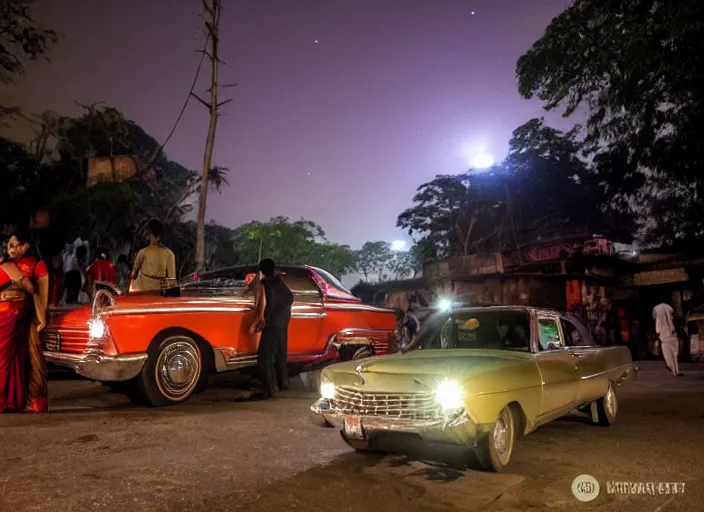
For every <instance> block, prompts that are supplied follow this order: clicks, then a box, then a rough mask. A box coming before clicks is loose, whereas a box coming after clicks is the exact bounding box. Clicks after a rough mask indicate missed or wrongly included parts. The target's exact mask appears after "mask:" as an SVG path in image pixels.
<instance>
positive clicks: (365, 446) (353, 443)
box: [340, 432, 375, 452]
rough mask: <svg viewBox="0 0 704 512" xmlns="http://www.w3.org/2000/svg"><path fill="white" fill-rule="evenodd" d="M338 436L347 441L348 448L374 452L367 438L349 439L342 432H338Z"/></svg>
mask: <svg viewBox="0 0 704 512" xmlns="http://www.w3.org/2000/svg"><path fill="white" fill-rule="evenodd" d="M340 437H342V439H343V440H344V441H345V442H346V443H347V445H348V446H349V447H350V448H353V449H354V450H355V451H358V452H374V451H375V450H373V449H372V447H371V442H370V441H369V439H350V438H349V437H347V436H346V435H345V434H344V433H342V432H340Z"/></svg>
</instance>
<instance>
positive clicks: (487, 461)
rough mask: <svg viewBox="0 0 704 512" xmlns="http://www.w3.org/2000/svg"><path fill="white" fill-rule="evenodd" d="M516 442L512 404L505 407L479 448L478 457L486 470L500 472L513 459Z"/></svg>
mask: <svg viewBox="0 0 704 512" xmlns="http://www.w3.org/2000/svg"><path fill="white" fill-rule="evenodd" d="M515 444H516V418H515V413H514V412H513V409H512V408H511V407H510V406H506V407H504V408H503V409H502V410H501V412H500V413H499V417H498V419H497V420H496V423H494V426H493V427H492V429H491V430H490V431H489V433H488V434H487V435H486V436H485V437H484V439H483V440H482V441H481V443H480V444H479V447H478V448H477V453H476V455H477V458H478V459H479V463H480V464H481V465H482V467H483V468H484V469H485V470H486V471H492V472H495V473H500V472H501V471H503V470H504V468H505V467H506V466H508V464H509V462H510V461H511V454H512V453H513V447H514V445H515Z"/></svg>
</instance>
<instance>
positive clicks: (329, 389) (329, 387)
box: [320, 381, 335, 400]
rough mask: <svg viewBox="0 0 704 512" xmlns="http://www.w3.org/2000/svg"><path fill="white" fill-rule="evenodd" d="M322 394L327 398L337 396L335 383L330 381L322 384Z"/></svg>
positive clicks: (330, 398)
mask: <svg viewBox="0 0 704 512" xmlns="http://www.w3.org/2000/svg"><path fill="white" fill-rule="evenodd" d="M320 395H321V396H322V397H323V398H325V399H327V400H332V399H333V398H335V384H333V383H332V382H329V381H328V382H323V383H322V384H320Z"/></svg>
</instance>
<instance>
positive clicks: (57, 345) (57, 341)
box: [44, 329, 61, 352]
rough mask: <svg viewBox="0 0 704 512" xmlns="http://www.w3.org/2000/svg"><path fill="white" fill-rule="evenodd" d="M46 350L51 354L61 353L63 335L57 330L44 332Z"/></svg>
mask: <svg viewBox="0 0 704 512" xmlns="http://www.w3.org/2000/svg"><path fill="white" fill-rule="evenodd" d="M44 348H45V349H46V350H47V351H49V352H60V351H61V334H59V331H57V330H56V329H46V330H45V331H44Z"/></svg>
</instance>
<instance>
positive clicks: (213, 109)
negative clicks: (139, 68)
mask: <svg viewBox="0 0 704 512" xmlns="http://www.w3.org/2000/svg"><path fill="white" fill-rule="evenodd" d="M203 9H204V11H205V13H204V17H205V27H206V30H207V40H208V41H209V42H210V52H208V50H203V51H204V52H205V54H206V55H207V56H208V58H209V59H210V64H211V78H210V89H208V92H209V93H210V101H207V102H206V101H205V100H202V99H201V98H199V97H198V96H197V95H196V94H195V93H192V94H193V95H194V96H195V97H196V98H197V99H198V101H200V102H201V103H202V104H203V105H205V106H206V107H207V108H208V111H209V113H210V123H209V124H208V136H207V138H206V141H205V154H204V155H203V170H202V173H201V183H202V184H203V186H201V187H200V189H199V199H198V231H197V234H196V267H197V268H198V270H202V269H203V267H204V265H205V212H206V206H207V201H208V188H209V187H208V180H209V177H210V175H211V173H212V170H213V163H212V162H213V148H214V147H215V131H216V129H217V123H218V116H219V115H220V114H219V112H218V110H219V109H220V107H221V106H222V105H224V104H225V103H227V101H224V102H222V103H218V91H219V88H220V84H219V76H218V75H219V69H220V57H219V54H218V48H219V45H220V17H221V16H222V2H221V0H203Z"/></svg>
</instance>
